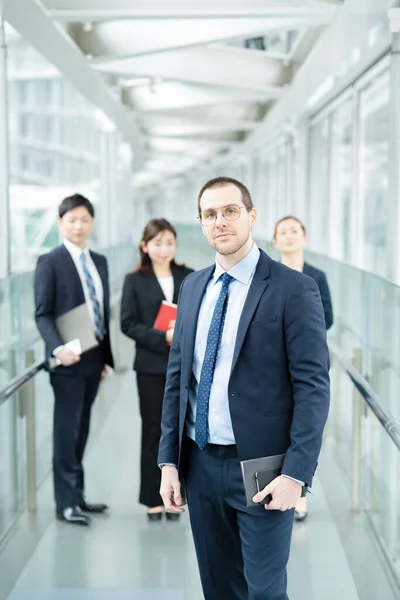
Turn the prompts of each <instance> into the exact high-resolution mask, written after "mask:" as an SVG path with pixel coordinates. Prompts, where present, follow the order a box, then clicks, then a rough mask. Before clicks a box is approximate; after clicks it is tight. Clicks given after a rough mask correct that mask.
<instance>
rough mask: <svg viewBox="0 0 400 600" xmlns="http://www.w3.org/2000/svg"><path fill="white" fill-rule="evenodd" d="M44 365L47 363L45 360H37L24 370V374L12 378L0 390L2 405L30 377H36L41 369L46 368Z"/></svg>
mask: <svg viewBox="0 0 400 600" xmlns="http://www.w3.org/2000/svg"><path fill="white" fill-rule="evenodd" d="M44 366H45V363H44V362H43V361H42V362H37V363H35V364H34V365H32V366H31V367H29V368H28V369H26V371H24V372H23V373H22V375H18V376H17V377H15V378H14V379H12V380H11V381H10V383H8V384H7V386H6V387H5V388H3V389H2V390H0V406H1V405H2V404H4V402H5V401H6V400H7V399H8V398H10V396H12V395H13V394H15V392H16V391H18V390H19V389H20V388H21V387H22V386H23V385H25V384H26V383H27V382H28V381H29V380H30V379H32V377H35V375H36V374H37V373H38V372H39V371H41V370H42V369H44Z"/></svg>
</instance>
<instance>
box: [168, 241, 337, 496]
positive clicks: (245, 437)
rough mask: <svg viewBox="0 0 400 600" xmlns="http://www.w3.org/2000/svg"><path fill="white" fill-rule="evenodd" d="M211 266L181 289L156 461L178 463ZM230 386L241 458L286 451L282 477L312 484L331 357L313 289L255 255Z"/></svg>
mask: <svg viewBox="0 0 400 600" xmlns="http://www.w3.org/2000/svg"><path fill="white" fill-rule="evenodd" d="M213 271H214V266H212V267H208V268H207V269H203V270H202V271H198V272H196V273H193V274H191V275H189V276H188V277H187V278H186V279H185V281H184V282H183V284H182V287H181V294H180V298H179V302H178V307H179V308H178V317H177V323H176V327H175V333H174V338H173V342H172V347H171V352H170V358H169V364H168V371H167V383H166V388H165V396H164V404H163V414H162V436H161V440H160V446H159V456H158V463H159V464H160V463H173V464H177V465H178V466H179V469H180V476H181V477H182V471H183V469H182V466H183V460H182V459H184V453H183V452H182V443H183V439H184V429H185V421H186V412H187V407H188V394H189V388H190V385H191V379H192V364H193V352H194V345H195V336H196V328H197V319H198V314H199V309H200V305H201V301H202V298H203V295H204V292H205V289H206V286H207V283H208V282H209V280H210V278H211V276H212V274H213ZM239 317H240V320H239V321H238V333H237V338H236V344H235V349H234V356H233V362H232V370H231V374H230V378H229V382H228V394H229V408H230V414H231V419H232V426H233V431H234V435H235V441H236V446H237V451H238V455H239V459H240V460H247V459H252V458H259V457H262V456H271V455H274V454H282V453H286V458H285V462H284V466H283V470H282V473H283V474H285V475H289V476H291V477H294V478H295V479H298V480H300V481H304V482H305V483H306V484H308V485H311V483H312V479H313V476H314V473H315V469H316V466H317V461H318V455H319V452H320V448H321V441H322V432H323V428H324V425H325V422H326V419H327V415H328V409H329V353H328V346H327V340H326V329H325V318H324V312H323V308H322V304H321V297H320V293H319V289H318V287H317V285H316V283H315V281H313V279H311V278H310V277H307V276H305V275H303V274H302V273H299V272H298V271H295V270H293V269H289V268H288V267H285V266H284V265H281V264H280V263H278V262H276V261H274V260H272V259H271V258H270V257H269V256H268V255H267V254H265V253H264V252H262V251H261V256H260V260H259V262H258V265H257V268H256V271H255V274H254V278H253V281H252V283H251V286H250V289H249V292H248V296H247V299H246V302H245V305H244V308H243V311H242V315H241V316H240V315H238V319H239Z"/></svg>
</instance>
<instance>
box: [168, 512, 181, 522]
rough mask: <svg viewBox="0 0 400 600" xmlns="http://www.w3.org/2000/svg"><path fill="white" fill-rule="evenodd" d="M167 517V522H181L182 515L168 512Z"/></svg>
mask: <svg viewBox="0 0 400 600" xmlns="http://www.w3.org/2000/svg"><path fill="white" fill-rule="evenodd" d="M165 516H166V518H167V521H179V518H180V516H181V513H173V512H168V511H166V513H165Z"/></svg>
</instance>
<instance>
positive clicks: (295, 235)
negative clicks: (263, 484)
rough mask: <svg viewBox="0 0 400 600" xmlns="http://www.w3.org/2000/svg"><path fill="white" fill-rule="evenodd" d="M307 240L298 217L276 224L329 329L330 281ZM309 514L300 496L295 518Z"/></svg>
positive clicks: (284, 258)
mask: <svg viewBox="0 0 400 600" xmlns="http://www.w3.org/2000/svg"><path fill="white" fill-rule="evenodd" d="M306 242H307V235H306V228H305V226H304V225H303V223H302V222H301V221H299V219H297V218H296V217H292V216H287V217H283V219H280V220H279V221H278V222H277V224H276V225H275V231H274V238H273V243H274V246H275V248H277V249H278V250H279V251H280V253H281V263H282V264H284V265H286V266H288V267H291V268H292V269H296V271H301V272H302V273H304V274H305V275H308V276H309V277H312V278H313V279H314V280H315V282H316V284H317V285H318V287H319V291H320V294H321V300H322V306H323V309H324V313H325V324H326V329H327V330H328V329H329V328H330V327H332V325H333V311H332V300H331V294H330V291H329V286H328V281H327V279H326V275H325V273H324V272H323V271H320V270H319V269H316V268H315V267H312V266H311V265H309V264H308V263H306V262H305V261H304V246H305V245H306ZM307 514H308V513H307V498H306V497H304V498H300V499H299V501H298V503H297V505H296V509H295V513H294V518H295V519H296V521H304V519H305V518H306V517H307Z"/></svg>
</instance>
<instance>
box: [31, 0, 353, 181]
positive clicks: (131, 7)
mask: <svg viewBox="0 0 400 600" xmlns="http://www.w3.org/2000/svg"><path fill="white" fill-rule="evenodd" d="M42 3H43V5H44V6H45V8H46V9H47V11H48V15H49V16H50V17H51V18H52V19H53V20H55V21H57V22H60V23H61V24H62V27H63V28H66V31H67V32H68V33H69V35H70V36H71V38H72V39H73V40H74V42H75V44H76V45H77V46H78V47H79V49H80V50H81V52H82V53H83V54H84V55H85V56H86V58H87V61H88V63H89V64H90V65H91V67H92V69H93V70H95V71H96V72H97V73H100V74H101V76H102V77H103V78H104V80H105V82H106V83H107V84H108V85H109V86H110V87H111V88H112V89H113V92H114V93H115V92H116V93H117V94H118V97H119V98H120V100H121V102H123V103H124V104H126V105H127V106H128V107H129V108H130V109H131V110H133V112H134V114H135V116H136V121H137V122H138V124H139V127H140V129H141V131H142V134H143V138H144V145H145V157H144V163H143V167H142V170H141V171H140V172H139V173H136V176H135V184H136V185H137V186H138V187H139V188H142V187H148V186H149V185H151V184H154V183H160V182H162V181H164V180H167V179H170V178H173V177H176V176H177V175H180V174H183V173H185V172H186V171H188V170H190V169H192V168H195V167H196V166H198V165H200V164H203V163H205V162H207V161H212V160H213V159H214V158H215V157H216V156H217V155H218V154H222V153H225V152H227V151H229V150H230V149H232V148H233V147H234V146H235V145H237V144H239V143H240V142H241V141H243V140H244V139H245V138H246V137H247V136H248V135H249V134H250V133H251V132H252V131H253V130H254V128H255V127H256V125H257V123H259V122H260V121H261V120H262V119H263V118H264V116H265V114H266V112H267V111H268V110H269V109H270V108H271V106H272V105H273V104H275V103H276V102H277V101H279V99H281V98H283V97H284V95H285V93H286V92H287V88H288V86H290V84H291V82H292V80H293V77H294V75H295V74H296V72H297V70H298V68H299V66H300V65H301V64H302V62H303V61H304V60H305V59H306V57H307V55H308V53H309V51H310V50H311V48H312V47H313V45H314V43H315V42H316V40H317V39H318V37H319V35H320V34H321V32H322V31H323V30H324V28H325V27H326V26H327V25H329V24H330V23H331V22H332V20H333V18H334V16H335V14H336V11H337V10H338V8H339V7H340V5H341V4H342V2H341V0H247V2H246V3H245V2H244V1H243V0H241V1H239V0H229V1H228V0H201V1H198V2H193V1H192V0H169V1H168V3H167V2H166V0H113V1H112V2H111V1H110V0H42ZM279 32H282V36H284V35H286V34H285V32H298V35H297V38H296V40H295V41H294V43H293V44H291V47H290V49H289V51H287V50H288V49H287V48H284V47H279ZM265 36H274V37H275V38H277V37H278V40H277V44H273V45H272V46H270V47H269V46H267V47H266V50H258V49H250V48H248V47H245V40H249V39H253V38H264V39H265ZM267 39H268V38H267ZM270 39H271V38H270Z"/></svg>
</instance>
